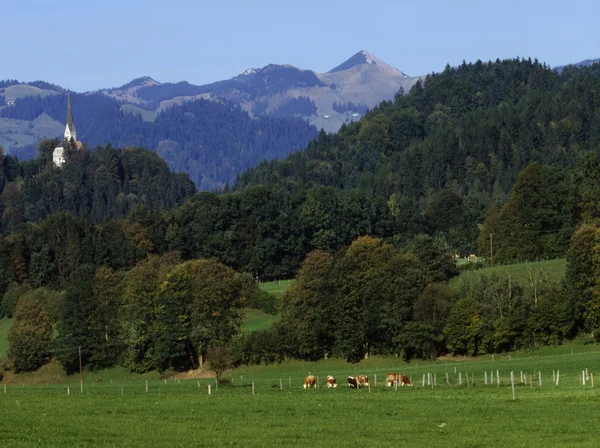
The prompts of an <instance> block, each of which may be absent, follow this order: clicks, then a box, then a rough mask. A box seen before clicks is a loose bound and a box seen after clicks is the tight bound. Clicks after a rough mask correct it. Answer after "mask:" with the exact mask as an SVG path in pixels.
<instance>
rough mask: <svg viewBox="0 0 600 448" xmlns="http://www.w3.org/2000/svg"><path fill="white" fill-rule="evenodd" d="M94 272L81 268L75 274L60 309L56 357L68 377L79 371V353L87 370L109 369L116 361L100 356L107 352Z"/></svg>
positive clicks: (84, 267)
mask: <svg viewBox="0 0 600 448" xmlns="http://www.w3.org/2000/svg"><path fill="white" fill-rule="evenodd" d="M93 280H94V269H93V267H91V266H89V265H83V266H80V267H79V268H78V269H77V270H75V271H74V272H73V275H72V279H71V282H70V283H69V286H68V287H67V290H66V293H65V297H64V299H63V301H62V303H61V306H60V318H59V321H58V325H57V330H58V336H57V337H56V340H55V356H56V359H57V360H58V361H59V362H60V363H61V364H62V365H63V367H64V369H65V371H66V372H67V373H74V372H77V371H79V350H80V349H81V360H82V364H83V365H84V366H88V367H89V368H92V369H99V368H103V367H108V366H109V365H111V364H112V363H114V361H115V360H114V359H106V358H105V357H104V356H99V355H101V354H102V353H103V352H105V351H106V350H105V344H106V343H107V342H108V341H106V340H105V338H104V331H103V328H101V326H100V325H98V318H99V311H100V310H99V305H98V301H97V300H96V298H95V297H94V292H93Z"/></svg>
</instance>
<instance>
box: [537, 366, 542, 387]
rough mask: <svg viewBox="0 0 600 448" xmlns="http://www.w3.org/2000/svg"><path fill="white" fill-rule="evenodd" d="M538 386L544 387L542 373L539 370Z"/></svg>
mask: <svg viewBox="0 0 600 448" xmlns="http://www.w3.org/2000/svg"><path fill="white" fill-rule="evenodd" d="M538 384H539V385H540V386H541V385H542V372H541V371H539V370H538Z"/></svg>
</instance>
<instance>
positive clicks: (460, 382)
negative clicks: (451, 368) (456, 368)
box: [458, 372, 462, 386]
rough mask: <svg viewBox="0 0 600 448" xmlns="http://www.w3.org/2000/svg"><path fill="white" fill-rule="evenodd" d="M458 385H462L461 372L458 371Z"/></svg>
mask: <svg viewBox="0 0 600 448" xmlns="http://www.w3.org/2000/svg"><path fill="white" fill-rule="evenodd" d="M458 385H459V386H462V373H460V372H458Z"/></svg>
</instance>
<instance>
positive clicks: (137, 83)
mask: <svg viewBox="0 0 600 448" xmlns="http://www.w3.org/2000/svg"><path fill="white" fill-rule="evenodd" d="M159 84H160V83H159V82H158V81H155V80H154V79H152V78H151V77H150V76H142V77H141V78H136V79H134V80H133V81H130V82H128V83H127V84H124V85H122V86H121V87H119V88H118V89H119V90H127V89H131V88H134V87H148V86H155V85H159Z"/></svg>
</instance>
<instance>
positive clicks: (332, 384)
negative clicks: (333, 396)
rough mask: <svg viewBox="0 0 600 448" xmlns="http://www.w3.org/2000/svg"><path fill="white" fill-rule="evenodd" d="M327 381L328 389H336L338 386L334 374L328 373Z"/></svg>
mask: <svg viewBox="0 0 600 448" xmlns="http://www.w3.org/2000/svg"><path fill="white" fill-rule="evenodd" d="M325 381H326V382H327V388H328V389H335V388H336V387H337V384H336V382H335V377H334V376H331V375H327V379H326V380H325Z"/></svg>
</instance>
